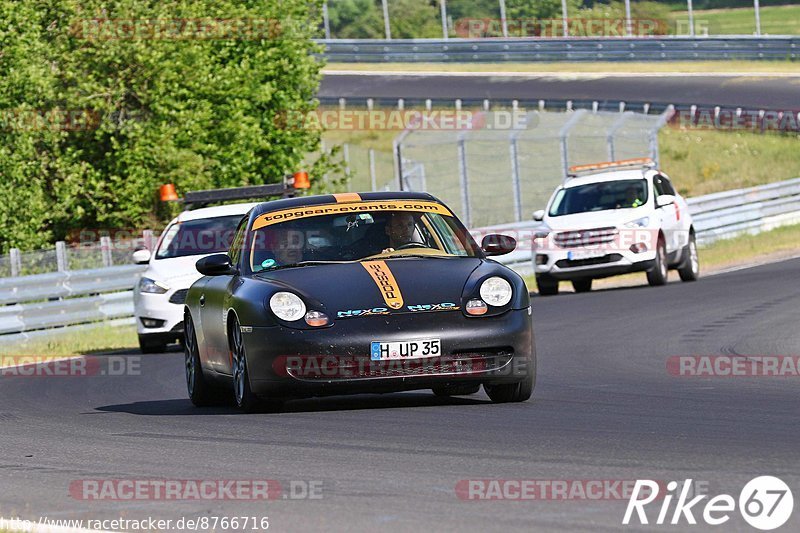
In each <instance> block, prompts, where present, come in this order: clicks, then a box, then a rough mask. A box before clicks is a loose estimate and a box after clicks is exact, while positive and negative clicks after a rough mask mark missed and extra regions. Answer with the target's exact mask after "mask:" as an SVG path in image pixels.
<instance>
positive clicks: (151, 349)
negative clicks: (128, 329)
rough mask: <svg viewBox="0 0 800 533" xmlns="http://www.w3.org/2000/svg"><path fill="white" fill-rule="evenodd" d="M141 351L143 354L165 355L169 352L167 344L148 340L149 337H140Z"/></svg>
mask: <svg viewBox="0 0 800 533" xmlns="http://www.w3.org/2000/svg"><path fill="white" fill-rule="evenodd" d="M139 350H141V352H142V353H164V352H166V351H167V343H166V342H162V341H156V340H153V339H148V338H147V335H139Z"/></svg>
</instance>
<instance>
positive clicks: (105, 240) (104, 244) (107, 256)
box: [100, 235, 114, 267]
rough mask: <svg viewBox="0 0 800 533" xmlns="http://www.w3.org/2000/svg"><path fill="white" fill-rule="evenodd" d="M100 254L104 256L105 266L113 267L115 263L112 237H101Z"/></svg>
mask: <svg viewBox="0 0 800 533" xmlns="http://www.w3.org/2000/svg"><path fill="white" fill-rule="evenodd" d="M100 252H101V253H102V254H103V266H104V267H110V266H113V264H114V262H113V260H112V258H111V237H109V236H108V235H103V236H102V237H100Z"/></svg>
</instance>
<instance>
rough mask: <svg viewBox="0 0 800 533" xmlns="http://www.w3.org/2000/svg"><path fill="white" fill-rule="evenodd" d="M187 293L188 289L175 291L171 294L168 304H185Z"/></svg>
mask: <svg viewBox="0 0 800 533" xmlns="http://www.w3.org/2000/svg"><path fill="white" fill-rule="evenodd" d="M188 292H189V289H181V290H178V291H175V292H174V293H172V296H170V297H169V303H171V304H179V305H183V304H184V303H185V302H186V293H188Z"/></svg>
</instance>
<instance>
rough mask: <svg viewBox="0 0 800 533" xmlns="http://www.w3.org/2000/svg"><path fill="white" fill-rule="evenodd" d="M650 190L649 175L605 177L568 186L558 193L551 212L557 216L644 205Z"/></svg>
mask: <svg viewBox="0 0 800 533" xmlns="http://www.w3.org/2000/svg"><path fill="white" fill-rule="evenodd" d="M647 191H648V189H647V180H646V179H632V180H617V181H604V182H599V183H587V184H585V185H577V186H575V187H566V188H564V189H561V190H559V191H558V192H557V193H556V197H555V199H554V200H553V203H552V205H551V206H550V212H549V215H550V216H551V217H558V216H563V215H574V214H576V213H587V212H592V211H606V210H609V209H629V208H636V207H641V206H642V205H644V204H646V203H647V197H648V192H647Z"/></svg>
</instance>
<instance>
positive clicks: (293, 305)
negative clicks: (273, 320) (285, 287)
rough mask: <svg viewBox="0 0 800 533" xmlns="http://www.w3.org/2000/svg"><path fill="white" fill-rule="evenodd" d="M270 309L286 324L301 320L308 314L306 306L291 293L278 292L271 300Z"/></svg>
mask: <svg viewBox="0 0 800 533" xmlns="http://www.w3.org/2000/svg"><path fill="white" fill-rule="evenodd" d="M269 308H270V309H271V310H272V312H273V313H275V316H276V317H278V318H280V319H281V320H285V321H286V322H294V321H295V320H300V319H301V318H303V317H304V316H305V314H306V304H304V303H303V300H301V299H300V297H299V296H297V295H296V294H293V293H291V292H276V293H275V294H273V295H272V298H270V299H269Z"/></svg>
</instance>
